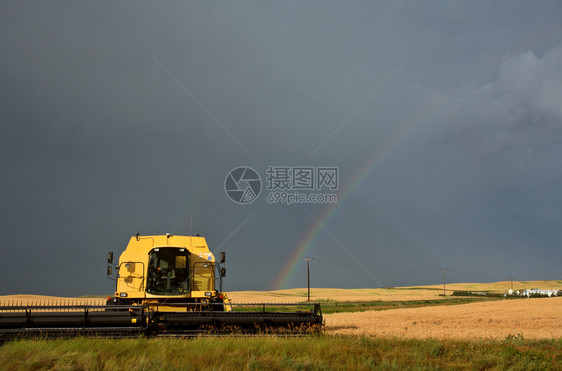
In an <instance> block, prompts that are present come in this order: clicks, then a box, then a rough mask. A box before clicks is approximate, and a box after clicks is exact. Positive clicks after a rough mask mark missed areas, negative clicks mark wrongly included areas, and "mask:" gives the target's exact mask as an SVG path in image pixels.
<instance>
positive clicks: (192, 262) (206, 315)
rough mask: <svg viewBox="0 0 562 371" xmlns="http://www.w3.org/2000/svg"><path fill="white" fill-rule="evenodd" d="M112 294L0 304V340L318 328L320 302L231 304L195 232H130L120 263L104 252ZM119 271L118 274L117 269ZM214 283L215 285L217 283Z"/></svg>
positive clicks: (221, 271)
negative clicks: (91, 300) (73, 301)
mask: <svg viewBox="0 0 562 371" xmlns="http://www.w3.org/2000/svg"><path fill="white" fill-rule="evenodd" d="M107 260H108V267H107V275H108V277H109V278H111V279H114V280H116V291H115V296H114V297H110V298H108V300H107V304H106V305H103V306H91V305H84V306H82V305H74V306H68V305H65V306H52V305H51V306H40V305H34V306H29V305H9V306H1V307H0V340H3V339H9V338H14V337H27V336H42V337H65V336H76V335H96V336H109V337H128V336H138V335H139V334H144V335H147V336H177V335H188V336H189V335H200V334H232V333H236V334H256V333H260V334H268V333H281V334H290V335H294V334H310V333H317V332H319V331H320V330H321V327H322V313H321V310H320V305H319V304H286V303H285V304H272V303H267V304H264V303H261V304H255V303H252V304H245V303H232V302H231V301H230V300H229V298H228V296H227V295H226V293H224V292H222V279H223V277H224V276H225V275H226V268H225V267H224V266H223V265H224V263H225V254H224V253H221V254H220V258H219V261H218V262H217V261H216V260H215V256H214V255H213V253H212V252H211V251H209V248H208V246H207V242H206V241H205V238H203V237H199V236H196V237H194V236H174V235H170V234H166V235H159V236H139V235H138V234H137V235H136V236H134V237H132V238H131V240H130V241H129V244H128V245H127V248H126V249H125V251H124V252H123V253H122V254H121V256H120V258H119V262H118V263H116V264H115V263H113V253H112V252H110V253H108V259H107ZM114 271H116V274H114ZM217 286H218V287H217Z"/></svg>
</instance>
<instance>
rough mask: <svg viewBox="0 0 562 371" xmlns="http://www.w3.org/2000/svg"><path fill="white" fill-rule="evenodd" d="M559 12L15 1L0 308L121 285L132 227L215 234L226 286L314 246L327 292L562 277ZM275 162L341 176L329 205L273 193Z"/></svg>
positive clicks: (285, 280) (2, 102)
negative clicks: (242, 194)
mask: <svg viewBox="0 0 562 371" xmlns="http://www.w3.org/2000/svg"><path fill="white" fill-rule="evenodd" d="M560 14H562V5H561V4H560V3H559V2H546V1H545V2H540V3H531V2H524V1H505V2H499V1H498V2H486V3H482V2H479V3H475V2H468V1H465V2H457V1H441V2H433V1H424V2H413V1H412V2H390V1H389V2H354V1H345V2H344V1H341V2H327V1H305V2H302V1H297V2H292V1H283V2H273V1H254V2H247V1H245V2H230V1H228V2H226V1H225V2H211V3H209V2H176V3H167V4H166V5H163V4H160V3H158V4H156V3H154V2H144V3H143V2H139V1H134V2H125V1H121V2H113V1H108V2H104V1H97V2H83V1H56V2H55V1H42V2H35V3H33V2H20V1H2V2H1V3H0V51H1V53H2V54H1V58H0V125H1V136H0V140H1V143H0V144H1V145H0V152H1V157H0V169H1V174H2V182H1V204H0V225H1V228H2V234H1V235H2V242H1V245H0V252H1V254H2V258H1V259H0V268H1V269H0V282H1V284H0V294H18V293H31V294H48V295H69V296H70V295H85V294H111V293H112V292H113V290H114V282H113V281H109V280H108V279H107V278H106V277H105V265H106V264H105V255H106V252H107V251H109V250H112V251H115V252H116V254H117V255H119V254H120V253H121V252H122V251H123V249H124V248H125V246H126V244H127V242H128V239H129V238H130V236H132V235H134V234H136V233H137V232H138V233H141V234H164V233H166V232H170V233H173V234H189V233H190V232H192V233H193V234H196V233H199V234H201V235H203V236H205V237H206V238H207V241H208V243H209V245H210V247H211V249H215V248H217V247H220V250H225V251H226V252H227V268H228V276H227V280H226V281H225V285H224V287H225V289H226V290H265V289H272V288H279V287H285V288H291V287H305V286H306V264H305V263H304V262H303V261H301V260H300V258H302V257H305V256H312V257H313V258H314V260H313V261H312V262H311V265H310V269H311V276H312V286H314V287H344V288H356V287H379V286H381V285H384V286H400V285H424V284H438V283H440V282H441V279H442V276H441V271H440V268H442V267H447V268H449V269H450V271H449V272H448V273H447V280H448V281H450V282H486V281H503V280H507V279H508V277H515V278H516V279H517V280H539V279H562V276H561V275H560V270H561V266H562V254H561V252H560V251H561V249H560V247H561V246H560V244H561V242H562V228H561V224H562V145H561V143H562V22H560ZM238 166H247V167H250V168H252V169H255V171H256V172H257V173H258V174H259V176H260V177H261V180H262V182H261V186H262V187H261V192H260V194H259V196H258V198H257V199H256V200H254V201H253V202H250V203H247V204H237V203H235V202H233V201H232V200H231V199H230V198H229V196H228V195H227V193H226V192H225V178H226V176H227V174H228V173H229V172H230V171H231V170H232V169H233V168H236V167H238ZM269 166H277V167H289V166H312V167H318V166H325V167H337V169H338V175H339V185H338V186H339V187H338V189H337V190H335V191H333V192H328V193H335V194H336V195H337V196H338V202H337V203H336V204H331V205H330V204H315V203H308V204H292V205H286V204H285V205H284V204H271V203H268V202H267V196H268V191H267V190H266V186H267V181H266V177H267V172H266V170H267V169H268V167H269ZM244 184H245V185H244ZM247 185H248V183H244V182H240V184H238V185H237V186H240V187H241V189H242V188H243V187H247ZM291 191H294V189H293V190H291ZM326 191H327V189H323V190H320V191H316V192H315V193H321V192H323V193H327V192H326ZM302 193H304V194H305V195H310V194H311V193H313V192H308V191H304V192H302ZM191 220H192V222H191ZM191 224H192V227H191ZM320 225H321V226H322V227H320ZM316 232H317V233H316ZM312 233H315V234H314V236H315V238H313V239H309V240H308V242H310V243H309V244H308V246H306V248H301V247H302V246H304V245H305V244H306V243H307V240H306V237H307V234H308V236H310V235H311V234H312ZM303 241H304V242H303ZM299 244H300V245H299ZM290 267H292V268H293V269H292V271H293V274H290V273H291V272H288V269H289V268H290ZM506 288H507V287H506Z"/></svg>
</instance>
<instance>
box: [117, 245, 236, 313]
mask: <svg viewBox="0 0 562 371" xmlns="http://www.w3.org/2000/svg"><path fill="white" fill-rule="evenodd" d="M215 264H216V262H215V257H214V255H213V253H212V252H211V251H210V250H209V247H208V246H207V242H206V241H205V238H204V237H199V236H197V237H195V236H175V235H170V234H167V235H156V236H138V235H137V236H133V237H131V239H130V241H129V244H128V245H127V248H126V249H125V251H124V252H123V253H122V254H121V256H120V257H119V263H118V268H117V270H118V274H117V288H116V291H115V297H116V298H119V299H120V300H121V301H123V302H128V303H134V304H150V303H154V304H158V303H163V302H178V301H179V302H181V301H183V302H193V303H209V302H212V301H215V300H216V299H220V300H221V302H225V303H226V302H229V301H228V299H227V297H226V295H225V294H224V293H221V292H217V290H216V288H215Z"/></svg>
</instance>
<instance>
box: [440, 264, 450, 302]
mask: <svg viewBox="0 0 562 371" xmlns="http://www.w3.org/2000/svg"><path fill="white" fill-rule="evenodd" d="M441 270H442V271H443V296H446V294H445V272H446V271H448V270H449V268H441Z"/></svg>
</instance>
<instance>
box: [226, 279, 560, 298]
mask: <svg viewBox="0 0 562 371" xmlns="http://www.w3.org/2000/svg"><path fill="white" fill-rule="evenodd" d="M535 287H536V288H541V289H558V290H562V281H513V289H514V290H523V289H525V288H527V289H531V288H535ZM510 288H511V282H510V281H502V282H493V283H451V284H446V291H445V292H446V294H447V295H451V294H452V293H453V291H455V290H465V291H492V292H500V293H504V292H506V291H507V290H509V289H510ZM228 295H229V297H230V298H231V299H232V300H233V301H235V302H238V303H244V302H249V303H251V302H263V301H265V302H272V303H273V302H282V303H283V302H295V301H296V302H298V301H303V300H306V299H307V289H306V288H302V289H289V290H277V291H233V292H229V293H228ZM441 295H443V285H429V286H408V287H392V288H386V289H314V288H312V289H310V300H311V301H319V300H321V301H326V300H328V301H373V300H383V301H397V300H399V301H402V300H431V299H443V296H441Z"/></svg>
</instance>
